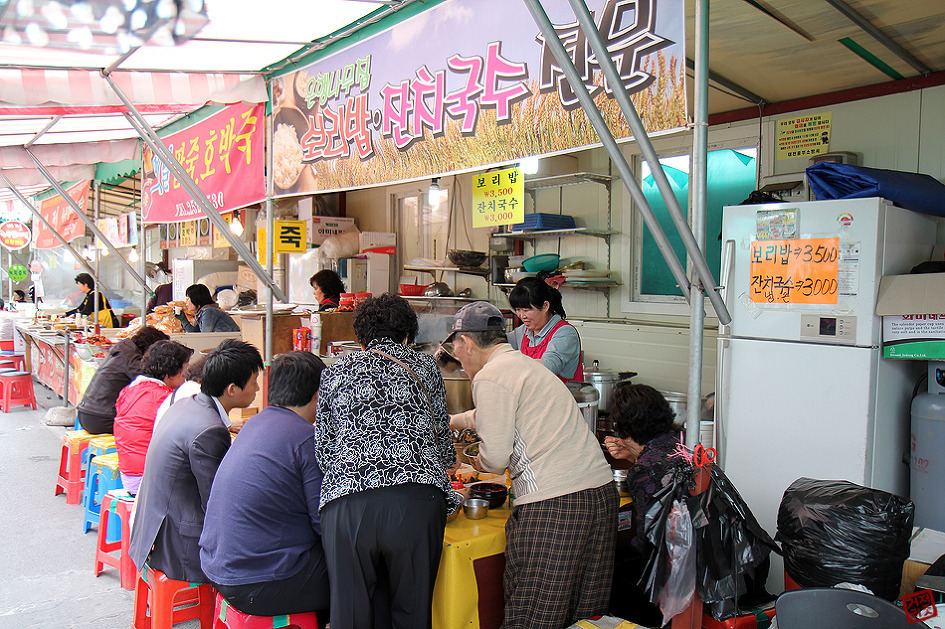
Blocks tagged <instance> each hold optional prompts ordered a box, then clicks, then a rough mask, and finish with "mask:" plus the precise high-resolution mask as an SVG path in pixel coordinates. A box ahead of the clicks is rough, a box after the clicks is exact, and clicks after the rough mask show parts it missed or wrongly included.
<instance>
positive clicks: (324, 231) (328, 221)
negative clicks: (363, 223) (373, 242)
mask: <svg viewBox="0 0 945 629" xmlns="http://www.w3.org/2000/svg"><path fill="white" fill-rule="evenodd" d="M354 229H357V227H356V226H355V224H354V219H353V218H346V217H343V216H313V217H312V229H311V237H310V239H309V241H310V242H311V243H312V244H313V245H320V244H322V243H323V242H325V239H326V238H329V237H330V236H337V235H338V234H343V233H345V232H349V231H352V230H354Z"/></svg>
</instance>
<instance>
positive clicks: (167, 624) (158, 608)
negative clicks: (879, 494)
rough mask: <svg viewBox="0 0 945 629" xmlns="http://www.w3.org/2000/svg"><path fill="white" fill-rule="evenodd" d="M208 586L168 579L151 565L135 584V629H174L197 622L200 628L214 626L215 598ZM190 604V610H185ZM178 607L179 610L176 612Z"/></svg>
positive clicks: (143, 571)
mask: <svg viewBox="0 0 945 629" xmlns="http://www.w3.org/2000/svg"><path fill="white" fill-rule="evenodd" d="M215 592H216V590H214V589H213V586H212V585H210V584H209V583H188V582H187V581H177V580H175V579H169V578H167V575H166V574H164V573H163V572H161V571H160V570H155V569H154V568H152V567H151V566H149V565H148V564H144V569H143V570H141V574H139V575H138V582H137V584H136V585H135V611H134V625H133V627H134V629H171V626H172V625H175V624H177V623H179V622H184V621H185V620H194V619H197V620H199V621H200V629H211V628H212V625H213V595H214V593H215ZM184 605H187V607H183V606H184ZM175 607H177V608H179V609H175Z"/></svg>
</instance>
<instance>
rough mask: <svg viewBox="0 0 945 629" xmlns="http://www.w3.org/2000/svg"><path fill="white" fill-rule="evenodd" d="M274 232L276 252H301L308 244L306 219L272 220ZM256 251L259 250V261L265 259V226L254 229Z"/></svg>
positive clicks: (261, 261) (262, 261)
mask: <svg viewBox="0 0 945 629" xmlns="http://www.w3.org/2000/svg"><path fill="white" fill-rule="evenodd" d="M273 223H274V225H275V228H276V232H275V247H274V249H275V252H276V253H303V252H305V249H306V247H307V246H308V229H307V221H285V220H276V221H273ZM256 251H258V252H259V254H258V255H259V262H260V263H264V262H265V261H266V228H265V227H260V228H258V229H257V230H256Z"/></svg>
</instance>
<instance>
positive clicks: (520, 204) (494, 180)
mask: <svg viewBox="0 0 945 629" xmlns="http://www.w3.org/2000/svg"><path fill="white" fill-rule="evenodd" d="M472 211H473V221H472V224H473V227H491V226H493V225H512V224H513V223H521V222H522V221H524V220H525V177H524V176H523V175H522V173H521V172H520V171H519V169H518V168H517V167H516V168H506V169H505V170H497V171H494V172H491V173H483V174H481V175H476V176H475V177H473V210H472Z"/></svg>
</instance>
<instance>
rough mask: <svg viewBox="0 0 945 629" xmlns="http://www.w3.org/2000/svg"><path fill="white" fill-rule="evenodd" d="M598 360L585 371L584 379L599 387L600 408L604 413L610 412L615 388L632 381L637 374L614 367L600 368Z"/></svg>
mask: <svg viewBox="0 0 945 629" xmlns="http://www.w3.org/2000/svg"><path fill="white" fill-rule="evenodd" d="M599 364H600V363H599V362H598V361H596V360H595V361H594V363H593V367H591V369H590V370H585V371H584V380H585V382H588V383H589V384H590V385H591V386H593V387H594V388H595V389H597V392H598V393H599V394H600V403H599V405H598V409H599V410H600V411H602V412H604V413H609V412H610V401H611V399H613V397H614V390H615V389H616V388H617V386H618V385H620V384H623V383H625V382H630V379H631V378H633V376H635V375H637V374H636V373H634V372H632V371H623V372H619V373H618V372H616V371H614V370H612V369H600V368H599V366H598V365H599Z"/></svg>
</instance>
